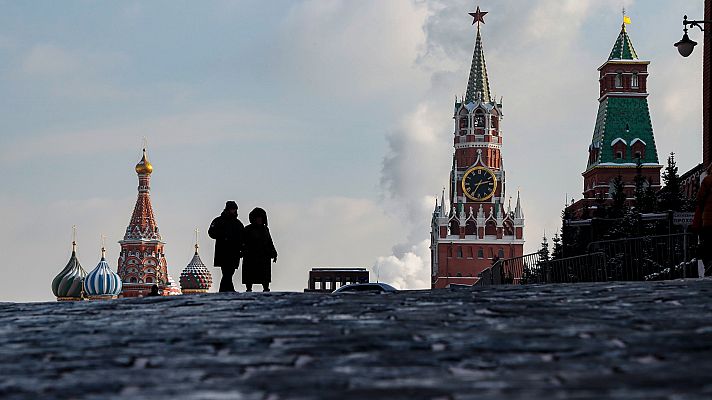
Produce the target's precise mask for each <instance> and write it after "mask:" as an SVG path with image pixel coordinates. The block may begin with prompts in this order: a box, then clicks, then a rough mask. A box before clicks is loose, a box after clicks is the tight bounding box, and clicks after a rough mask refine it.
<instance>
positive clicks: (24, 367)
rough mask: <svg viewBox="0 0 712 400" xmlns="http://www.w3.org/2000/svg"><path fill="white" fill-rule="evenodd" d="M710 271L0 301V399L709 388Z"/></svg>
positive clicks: (648, 392)
mask: <svg viewBox="0 0 712 400" xmlns="http://www.w3.org/2000/svg"><path fill="white" fill-rule="evenodd" d="M710 371H712V280H686V281H670V282H655V283H650V282H638V283H605V284H576V285H544V286H525V287H515V286H507V287H494V288H478V289H474V290H471V289H464V288H457V289H452V290H437V291H407V292H399V293H395V294H386V295H375V294H357V295H338V296H336V295H321V294H306V293H251V294H246V293H237V294H206V295H194V296H178V297H170V298H145V299H120V300H115V301H109V302H68V303H64V302H62V303H26V304H13V303H0V376H2V380H0V398H2V399H9V400H15V399H33V400H34V399H82V400H83V399H87V400H93V399H101V400H106V399H109V400H112V399H152V400H161V399H194V400H211V399H216V400H217V399H246V400H252V399H260V400H264V399H270V400H278V399H318V398H335V397H338V398H343V399H369V398H374V399H376V398H388V399H420V398H422V399H536V398H545V399H602V398H606V399H646V400H647V399H675V400H678V399H679V400H683V399H707V398H712V373H710Z"/></svg>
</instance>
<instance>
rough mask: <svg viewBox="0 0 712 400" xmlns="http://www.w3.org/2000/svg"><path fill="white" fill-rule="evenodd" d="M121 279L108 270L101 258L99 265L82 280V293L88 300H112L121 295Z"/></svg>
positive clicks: (103, 258) (106, 263)
mask: <svg viewBox="0 0 712 400" xmlns="http://www.w3.org/2000/svg"><path fill="white" fill-rule="evenodd" d="M121 289H122V285H121V277H119V275H118V274H117V273H115V272H113V271H112V270H111V268H109V263H108V262H106V258H105V257H104V256H103V252H102V257H101V261H99V264H98V265H97V266H96V268H94V269H93V270H92V271H91V272H89V274H88V275H87V276H86V278H84V293H86V295H87V296H88V297H89V298H96V299H102V298H114V297H116V296H118V295H120V294H121Z"/></svg>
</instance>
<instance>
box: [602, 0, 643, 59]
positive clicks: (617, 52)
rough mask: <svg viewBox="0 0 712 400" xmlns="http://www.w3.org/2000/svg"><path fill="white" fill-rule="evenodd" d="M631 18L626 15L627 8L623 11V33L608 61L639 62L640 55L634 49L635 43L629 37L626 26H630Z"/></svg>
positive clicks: (620, 34) (621, 32)
mask: <svg viewBox="0 0 712 400" xmlns="http://www.w3.org/2000/svg"><path fill="white" fill-rule="evenodd" d="M630 23H631V20H630V17H629V16H627V15H626V14H625V8H624V9H623V22H622V23H621V31H620V33H619V34H618V39H616V43H615V44H614V45H613V50H611V55H610V56H609V57H608V60H637V59H638V53H636V52H635V48H634V47H633V42H632V41H631V40H630V36H628V31H627V30H626V27H625V26H626V25H627V24H630Z"/></svg>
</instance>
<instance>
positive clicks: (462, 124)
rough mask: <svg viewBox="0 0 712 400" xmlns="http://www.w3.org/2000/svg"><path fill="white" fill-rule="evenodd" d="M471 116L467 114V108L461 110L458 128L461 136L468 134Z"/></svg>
mask: <svg viewBox="0 0 712 400" xmlns="http://www.w3.org/2000/svg"><path fill="white" fill-rule="evenodd" d="M469 119H470V116H469V115H468V114H467V109H466V108H463V109H462V110H461V111H460V116H459V117H458V122H457V123H458V130H459V133H460V135H461V136H463V135H466V134H467V128H468V127H469V125H470V123H469Z"/></svg>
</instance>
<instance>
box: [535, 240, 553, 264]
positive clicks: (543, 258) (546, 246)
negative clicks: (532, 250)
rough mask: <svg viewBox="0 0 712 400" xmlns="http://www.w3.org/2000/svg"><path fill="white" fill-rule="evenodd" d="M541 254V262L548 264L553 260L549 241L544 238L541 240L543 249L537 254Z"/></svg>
mask: <svg viewBox="0 0 712 400" xmlns="http://www.w3.org/2000/svg"><path fill="white" fill-rule="evenodd" d="M537 253H538V254H539V262H540V263H542V262H546V261H549V260H550V259H551V257H550V253H549V240H548V239H547V238H546V236H544V237H543V238H542V239H541V248H540V249H539V251H538V252H537Z"/></svg>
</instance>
